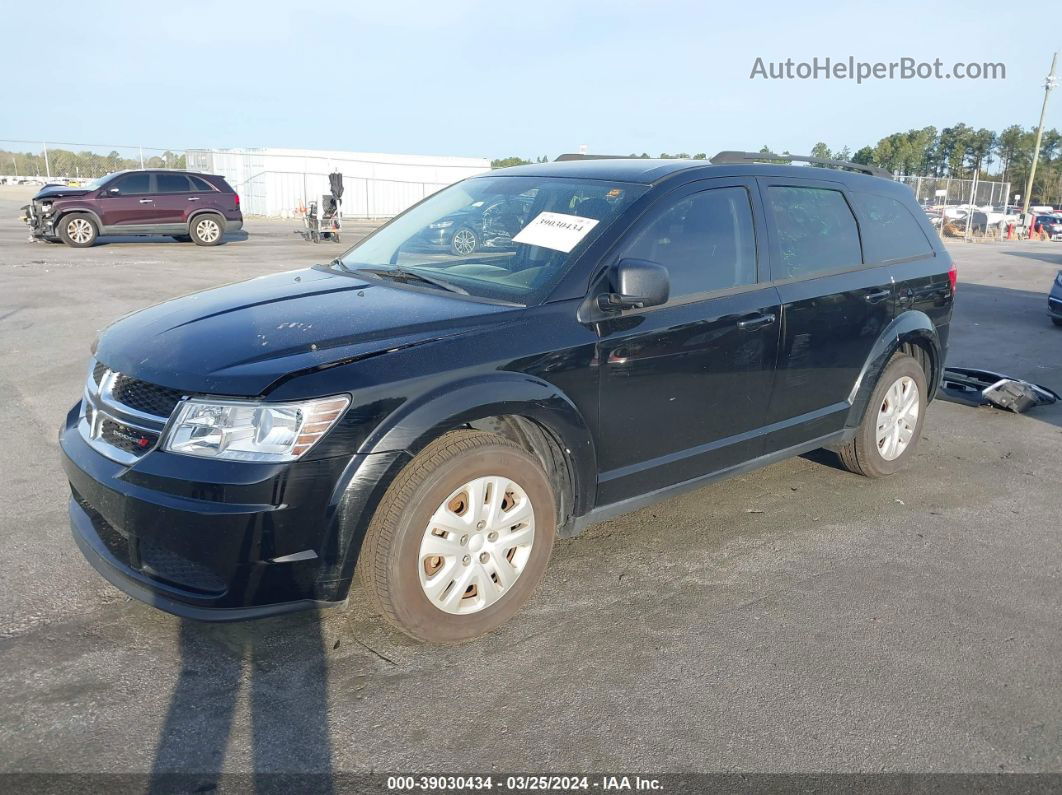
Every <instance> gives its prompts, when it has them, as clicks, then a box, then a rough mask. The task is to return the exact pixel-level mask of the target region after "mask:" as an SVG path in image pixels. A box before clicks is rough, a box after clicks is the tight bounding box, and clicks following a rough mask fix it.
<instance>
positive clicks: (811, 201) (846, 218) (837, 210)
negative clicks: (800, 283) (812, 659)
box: [767, 185, 863, 279]
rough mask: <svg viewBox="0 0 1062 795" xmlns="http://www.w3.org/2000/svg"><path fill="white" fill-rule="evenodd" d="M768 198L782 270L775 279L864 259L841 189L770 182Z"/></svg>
mask: <svg viewBox="0 0 1062 795" xmlns="http://www.w3.org/2000/svg"><path fill="white" fill-rule="evenodd" d="M767 200H768V202H769V203H770V205H771V212H772V214H773V215H774V221H775V227H776V231H777V234H778V248H779V252H778V253H779V260H780V263H776V264H780V265H781V272H780V273H776V272H774V271H773V270H772V276H773V277H774V278H776V279H789V278H796V277H800V276H808V275H811V274H814V273H817V272H820V271H828V270H835V269H837V268H845V267H856V266H858V265H860V264H861V263H862V261H863V258H862V253H861V251H860V248H859V227H858V226H856V220H855V217H854V216H853V215H852V210H851V209H850V208H849V207H848V202H847V201H845V198H844V195H843V194H842V193H841V192H840V191H836V190H830V189H829V188H805V187H788V186H785V187H783V186H778V185H776V186H771V187H768V188H767Z"/></svg>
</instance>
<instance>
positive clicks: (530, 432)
mask: <svg viewBox="0 0 1062 795" xmlns="http://www.w3.org/2000/svg"><path fill="white" fill-rule="evenodd" d="M467 425H468V427H469V428H475V429H476V430H480V431H489V432H491V433H496V434H498V435H499V436H504V437H505V438H506V439H509V440H510V441H513V442H516V443H517V444H518V445H520V446H521V447H522V448H524V449H525V450H527V452H529V453H531V454H532V455H533V456H535V458H537V459H538V461H539V463H540V464H542V468H543V469H545V470H546V474H547V475H548V476H549V478H550V483H551V485H552V486H553V493H554V494H556V496H557V531H558V533H561V530H562V528H564V526H565V525H566V524H567V523H568V522H569V521H570V520H571V518H572V512H573V506H574V502H575V471H574V468H573V466H572V462H571V459H570V456H569V455H568V452H567V451H566V449H565V447H564V445H563V444H561V442H560V440H559V439H558V438H557V436H556V435H555V434H554V433H553V432H552V431H551V430H549V429H548V428H546V427H545V426H544V425H542V424H540V423H538V422H536V421H535V420H532V419H529V418H527V417H521V416H520V415H518V414H501V415H497V416H492V417H483V418H481V419H478V420H473V421H472V422H469V423H468V424H467Z"/></svg>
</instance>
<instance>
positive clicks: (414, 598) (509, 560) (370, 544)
mask: <svg viewBox="0 0 1062 795" xmlns="http://www.w3.org/2000/svg"><path fill="white" fill-rule="evenodd" d="M555 534H556V502H555V499H554V495H553V489H552V487H551V486H550V482H549V479H548V478H547V476H546V473H545V472H544V471H543V469H542V466H541V464H540V463H539V462H538V460H537V459H536V458H535V457H534V456H532V455H531V454H530V453H528V452H527V451H526V450H524V449H523V448H522V447H520V446H518V445H517V444H515V443H513V442H511V441H509V440H508V439H505V438H504V437H501V436H497V435H495V434H492V433H485V432H482V431H474V430H460V431H454V432H452V433H448V434H446V435H445V436H442V437H440V438H439V439H436V440H435V441H434V442H432V443H431V444H429V445H428V446H427V447H426V448H424V450H423V451H421V452H420V453H419V454H418V455H417V456H416V457H415V458H414V459H413V460H412V461H411V462H410V463H409V465H408V466H406V468H405V469H403V470H402V472H400V473H399V475H398V477H396V478H395V481H394V482H393V483H392V484H391V486H390V487H389V488H388V490H387V493H386V494H385V495H384V498H383V500H382V501H381V503H380V506H379V508H378V509H377V511H376V513H375V515H374V516H373V518H372V522H371V523H370V524H369V529H368V531H367V533H366V536H365V543H364V545H363V546H362V549H361V555H360V557H359V560H358V571H359V575H360V577H361V579H362V581H363V582H364V584H365V589H366V591H367V593H368V596H369V600H370V602H371V603H372V604H373V605H374V606H375V607H376V608H377V610H379V612H380V613H381V614H382V615H383V616H384V618H386V619H387V621H389V622H390V623H391V624H393V625H394V626H395V627H397V628H398V629H400V630H402V631H403V632H405V633H406V634H408V635H411V636H412V637H414V638H416V639H417V640H421V641H427V642H430V643H456V642H459V641H464V640H469V639H471V638H475V637H478V636H479V635H483V634H484V633H487V632H490V631H491V630H493V629H495V628H496V627H498V626H500V625H501V624H503V623H504V622H506V621H508V620H509V619H510V618H512V617H513V616H514V615H515V614H516V613H517V612H518V611H519V610H520V608H521V607H523V605H524V604H525V603H526V602H527V600H528V599H529V598H530V597H531V594H532V593H533V592H534V590H535V588H536V587H537V586H538V584H539V582H540V581H541V580H542V577H543V575H544V573H545V570H546V564H547V562H548V561H549V555H550V551H551V549H552V548H553V539H554V536H555Z"/></svg>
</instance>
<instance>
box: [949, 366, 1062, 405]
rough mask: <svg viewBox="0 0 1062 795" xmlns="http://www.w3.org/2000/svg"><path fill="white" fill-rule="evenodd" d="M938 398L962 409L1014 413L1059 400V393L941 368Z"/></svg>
mask: <svg viewBox="0 0 1062 795" xmlns="http://www.w3.org/2000/svg"><path fill="white" fill-rule="evenodd" d="M939 397H941V398H942V399H943V400H948V401H951V402H952V403H961V404H962V405H964V406H996V407H997V408H1001V409H1007V410H1008V411H1013V412H1014V413H1015V414H1021V413H1022V412H1025V411H1028V410H1029V409H1031V408H1033V407H1035V406H1047V405H1050V404H1051V403H1054V402H1055V401H1056V400H1059V396H1058V393H1057V392H1055V391H1053V390H1051V389H1048V388H1047V387H1045V386H1040V385H1039V384H1032V383H1029V382H1028V381H1023V380H1021V379H1020V378H1012V377H1010V376H1007V375H1003V374H1002V373H994V372H992V371H991V370H975V369H972V368H968V367H946V368H944V379H943V383H942V384H941V387H940V393H939Z"/></svg>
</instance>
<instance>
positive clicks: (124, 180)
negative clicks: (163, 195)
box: [99, 171, 155, 233]
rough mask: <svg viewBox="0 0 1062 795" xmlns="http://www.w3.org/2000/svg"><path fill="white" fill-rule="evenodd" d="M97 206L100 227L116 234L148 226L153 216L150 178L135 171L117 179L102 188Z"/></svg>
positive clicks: (143, 173) (143, 172)
mask: <svg viewBox="0 0 1062 795" xmlns="http://www.w3.org/2000/svg"><path fill="white" fill-rule="evenodd" d="M99 206H100V220H101V221H102V222H103V225H104V226H105V227H108V228H113V231H115V232H117V233H120V232H121V231H122V229H123V228H126V229H129V231H135V227H137V226H139V225H142V224H146V223H149V219H151V218H152V216H153V215H154V212H155V200H154V196H153V195H152V193H151V174H150V173H148V172H146V171H137V172H134V173H132V174H126V175H124V176H121V177H118V178H117V179H116V180H114V181H113V182H111V183H109V184H108V185H107V187H106V188H105V190H104V192H103V194H102V196H101V197H100V204H99Z"/></svg>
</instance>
